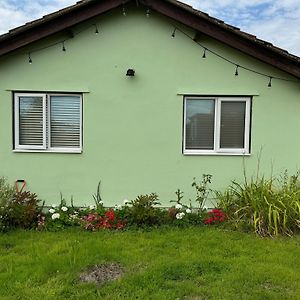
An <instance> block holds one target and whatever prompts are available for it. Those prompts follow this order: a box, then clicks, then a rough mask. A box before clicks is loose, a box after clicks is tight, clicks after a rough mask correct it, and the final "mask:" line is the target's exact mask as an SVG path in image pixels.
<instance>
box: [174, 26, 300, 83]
mask: <svg viewBox="0 0 300 300" xmlns="http://www.w3.org/2000/svg"><path fill="white" fill-rule="evenodd" d="M177 31H178V32H180V33H182V34H183V35H184V36H186V37H187V38H189V39H190V40H192V41H193V42H195V43H196V44H197V45H199V46H200V47H201V48H202V49H203V56H202V58H206V53H207V52H209V53H211V54H213V55H215V56H217V57H219V58H220V59H222V60H224V61H226V62H228V63H230V64H232V65H233V66H235V76H238V75H239V69H243V70H246V71H248V72H252V73H254V74H257V75H260V76H263V77H266V78H268V79H269V82H268V87H271V86H272V80H273V79H276V80H281V81H288V82H295V83H300V80H295V79H287V78H282V77H277V76H273V75H269V74H265V73H262V72H259V71H256V70H254V69H251V68H249V67H246V66H242V65H241V64H239V63H236V62H234V61H232V60H230V59H228V58H226V57H224V56H223V55H221V54H219V53H217V52H216V51H214V50H212V49H209V48H207V47H206V46H204V45H203V44H201V43H200V42H198V41H197V40H195V39H194V38H193V37H191V36H190V35H189V34H187V33H186V32H185V31H183V30H181V29H180V28H178V27H175V26H174V30H173V33H172V34H171V37H172V38H174V37H175V34H174V33H175V32H177Z"/></svg>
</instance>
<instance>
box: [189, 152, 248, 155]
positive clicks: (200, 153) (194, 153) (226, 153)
mask: <svg viewBox="0 0 300 300" xmlns="http://www.w3.org/2000/svg"><path fill="white" fill-rule="evenodd" d="M183 155H185V156H190V155H191V156H195V155H200V156H207V155H208V156H251V153H229V152H218V153H217V152H214V153H213V152H183Z"/></svg>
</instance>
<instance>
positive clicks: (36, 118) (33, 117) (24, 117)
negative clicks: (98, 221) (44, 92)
mask: <svg viewBox="0 0 300 300" xmlns="http://www.w3.org/2000/svg"><path fill="white" fill-rule="evenodd" d="M19 144H20V145H34V146H43V97H24V96H22V97H19Z"/></svg>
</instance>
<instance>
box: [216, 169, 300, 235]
mask: <svg viewBox="0 0 300 300" xmlns="http://www.w3.org/2000/svg"><path fill="white" fill-rule="evenodd" d="M216 195H217V199H218V206H219V207H220V208H221V209H223V210H224V211H225V213H226V215H227V216H228V218H229V220H230V221H231V224H233V225H234V226H235V227H236V228H243V229H250V230H254V231H255V232H256V233H257V234H259V235H260V236H277V235H279V234H285V235H292V234H293V233H294V232H296V231H298V230H299V229H300V181H299V172H298V173H296V175H292V176H288V174H287V172H285V173H284V174H283V176H280V178H270V179H266V178H265V177H258V176H257V177H256V178H251V179H250V181H248V180H247V179H246V178H245V180H244V182H243V183H238V182H235V181H233V182H232V184H231V185H230V186H229V188H228V189H227V190H225V191H224V192H217V193H216Z"/></svg>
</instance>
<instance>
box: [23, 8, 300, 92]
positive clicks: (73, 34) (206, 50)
mask: <svg viewBox="0 0 300 300" xmlns="http://www.w3.org/2000/svg"><path fill="white" fill-rule="evenodd" d="M122 14H123V15H124V16H126V8H125V6H124V5H123V6H122ZM149 14H150V8H149V7H148V8H147V10H146V16H147V17H148V16H149ZM170 25H172V24H170ZM172 27H173V31H172V34H171V37H172V38H175V36H176V33H177V32H180V33H181V34H183V35H184V36H185V37H187V38H188V39H190V40H192V41H193V42H195V43H196V44H197V45H198V46H200V47H201V48H202V49H203V55H202V58H204V59H205V58H206V57H207V53H209V54H213V55H214V56H216V57H219V58H220V59H222V60H224V61H226V62H228V63H230V64H231V65H233V66H234V67H235V73H234V75H235V76H238V75H239V70H240V69H243V70H246V71H248V72H251V73H254V74H257V75H260V76H263V77H265V78H268V79H269V81H268V87H271V86H272V80H274V79H275V80H281V81H288V82H295V83H300V80H293V79H287V78H282V77H277V76H273V75H269V74H266V73H262V72H260V71H257V70H254V69H251V68H249V67H246V66H243V65H241V64H239V63H236V62H234V61H232V60H231V59H228V58H226V57H225V56H223V55H221V54H219V53H217V52H216V51H214V50H212V49H210V48H207V47H206V46H205V45H203V44H202V43H200V42H199V41H197V40H195V39H194V38H193V37H192V36H190V35H189V34H187V33H186V32H185V31H184V30H182V29H180V28H178V27H176V26H174V25H172ZM90 28H93V29H94V34H96V35H98V34H99V27H98V26H97V24H96V23H94V24H91V25H89V26H87V27H85V28H83V29H82V30H80V31H77V32H73V31H72V32H71V36H70V37H69V38H65V39H63V40H59V41H57V42H55V43H52V44H48V45H46V46H44V47H40V48H37V49H34V50H30V52H27V53H26V54H27V59H28V62H29V64H32V63H33V59H32V54H33V53H36V52H39V51H42V50H45V49H48V48H51V47H54V46H56V45H61V47H62V48H61V49H62V51H63V52H66V46H65V42H67V41H68V40H71V39H74V38H75V37H76V36H77V35H79V34H81V33H82V32H85V31H87V30H89V29H90Z"/></svg>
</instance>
